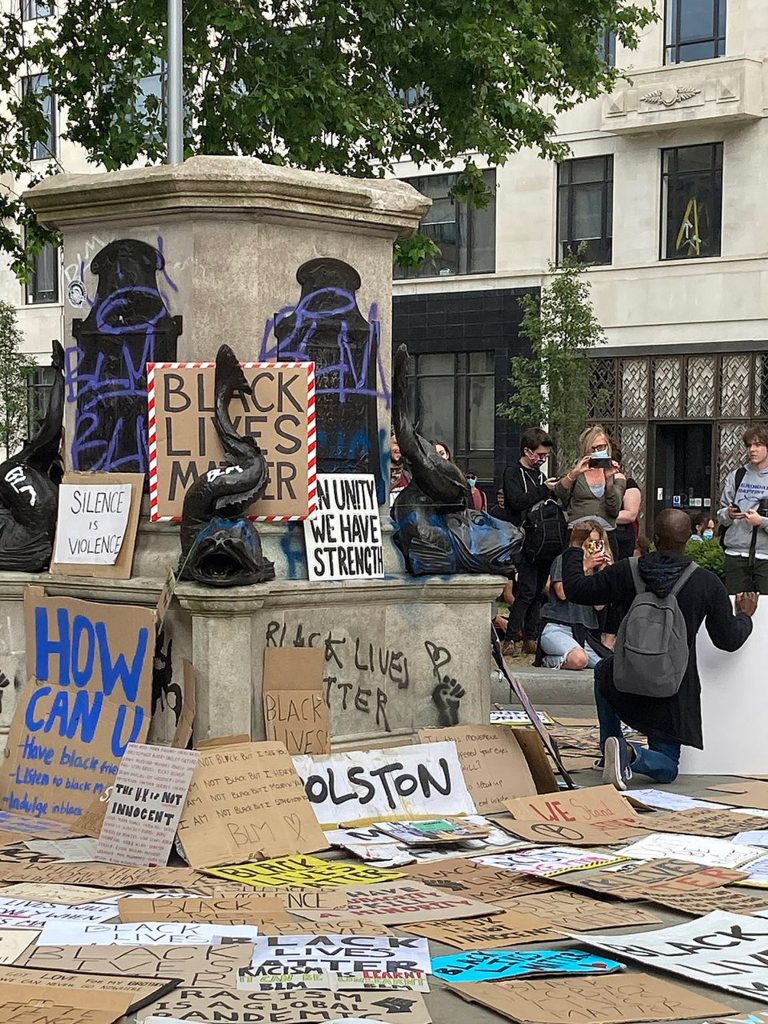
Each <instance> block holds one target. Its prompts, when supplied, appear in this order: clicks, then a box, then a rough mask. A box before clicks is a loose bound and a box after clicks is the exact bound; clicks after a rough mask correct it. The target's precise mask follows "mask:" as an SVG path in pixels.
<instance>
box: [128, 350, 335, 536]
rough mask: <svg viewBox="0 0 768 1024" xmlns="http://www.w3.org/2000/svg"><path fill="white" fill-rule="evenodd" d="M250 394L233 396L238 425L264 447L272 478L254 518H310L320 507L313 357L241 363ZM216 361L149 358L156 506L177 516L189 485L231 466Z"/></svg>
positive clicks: (157, 513)
mask: <svg viewBox="0 0 768 1024" xmlns="http://www.w3.org/2000/svg"><path fill="white" fill-rule="evenodd" d="M241 365H242V367H243V369H244V371H245V376H246V379H247V380H248V383H249V384H250V386H251V392H252V394H251V395H238V396H236V397H234V398H233V399H232V401H231V403H230V406H229V414H230V416H231V418H232V423H233V426H234V428H235V430H236V431H237V432H238V433H239V434H241V435H242V436H244V437H253V438H255V439H256V440H257V442H258V444H259V447H260V448H261V449H262V451H264V453H265V455H266V459H267V466H268V469H269V484H268V485H267V490H266V492H265V493H264V496H263V497H262V498H261V499H260V500H259V501H258V502H257V503H256V504H255V505H253V506H251V508H250V509H249V510H248V514H249V516H253V517H255V518H266V517H269V518H275V519H296V518H303V517H304V516H306V515H307V514H308V513H309V512H311V511H312V510H313V508H314V506H315V464H316V458H315V454H316V453H315V401H314V390H315V385H314V364H313V363H263V364H262V363H242V364H241ZM214 376H215V369H214V364H213V363H149V364H148V367H147V387H148V391H149V410H150V411H149V464H150V473H149V506H150V518H151V520H152V522H158V520H163V519H178V518H180V516H181V510H182V506H183V504H184V494H185V493H186V491H187V489H188V488H189V486H190V485H191V484H192V483H194V481H195V480H197V479H199V477H201V476H202V475H203V474H204V473H209V474H216V473H220V472H221V471H222V467H224V466H225V464H224V462H223V456H224V452H223V449H222V447H221V442H220V440H219V438H218V435H217V434H216V427H215V425H214V419H213V413H214V393H213V391H214Z"/></svg>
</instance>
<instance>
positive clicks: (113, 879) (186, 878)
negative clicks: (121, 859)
mask: <svg viewBox="0 0 768 1024" xmlns="http://www.w3.org/2000/svg"><path fill="white" fill-rule="evenodd" d="M199 877H200V876H199V875H198V873H197V872H196V871H192V870H190V869H189V868H165V869H158V868H132V867H122V866H120V865H117V864H54V863H50V862H47V863H43V864H34V863H33V864H10V863H9V864H4V863H0V881H3V882H33V883H34V882H47V883H50V884H52V885H95V886H97V887H103V888H104V889H137V888H143V887H146V886H151V887H153V888H154V887H157V886H163V887H165V888H168V889H189V888H190V886H192V885H194V883H195V880H196V879H198V878H199Z"/></svg>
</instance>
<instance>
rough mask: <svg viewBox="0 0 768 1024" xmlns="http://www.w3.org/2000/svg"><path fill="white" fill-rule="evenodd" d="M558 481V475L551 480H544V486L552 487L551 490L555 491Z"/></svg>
mask: <svg viewBox="0 0 768 1024" xmlns="http://www.w3.org/2000/svg"><path fill="white" fill-rule="evenodd" d="M557 482H558V481H557V477H556V476H555V477H551V478H550V479H549V480H545V481H544V486H545V487H548V488H549V489H550V491H554V489H555V487H557Z"/></svg>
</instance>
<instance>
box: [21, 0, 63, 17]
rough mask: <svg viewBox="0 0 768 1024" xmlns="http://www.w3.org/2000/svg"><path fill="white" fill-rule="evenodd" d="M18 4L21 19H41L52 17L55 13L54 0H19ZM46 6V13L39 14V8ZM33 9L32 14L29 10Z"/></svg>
mask: <svg viewBox="0 0 768 1024" xmlns="http://www.w3.org/2000/svg"><path fill="white" fill-rule="evenodd" d="M19 6H20V7H21V20H22V21H42V19H43V18H52V17H53V16H54V14H55V13H56V4H55V3H54V0H48V2H45V0H42V2H41V0H21V2H20V4H19ZM41 7H46V8H47V13H45V14H41V13H40V8H41ZM33 10H34V12H35V13H34V14H32V13H31V12H32V11H33Z"/></svg>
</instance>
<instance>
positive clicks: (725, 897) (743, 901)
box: [569, 887, 768, 927]
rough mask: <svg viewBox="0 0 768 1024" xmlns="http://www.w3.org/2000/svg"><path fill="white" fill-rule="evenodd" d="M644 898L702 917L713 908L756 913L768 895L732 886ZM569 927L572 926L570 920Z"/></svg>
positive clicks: (767, 902)
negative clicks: (752, 892) (755, 893)
mask: <svg viewBox="0 0 768 1024" xmlns="http://www.w3.org/2000/svg"><path fill="white" fill-rule="evenodd" d="M645 898H646V899H648V900H651V901H652V902H653V903H658V904H659V905H660V906H662V907H669V909H670V910H677V911H678V912H679V913H681V914H690V915H691V916H693V917H704V916H705V914H711V913H712V912H713V911H714V910H725V911H727V912H728V913H729V914H756V913H758V911H761V910H768V895H766V896H753V895H751V894H750V893H747V892H744V890H743V889H741V890H739V889H734V888H733V887H728V888H720V889H709V890H703V891H699V892H678V893H674V892H660V893H654V892H649V893H648V895H647V896H646V897H645ZM569 927H573V925H572V924H571V922H569ZM595 927H603V925H596V926H595Z"/></svg>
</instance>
